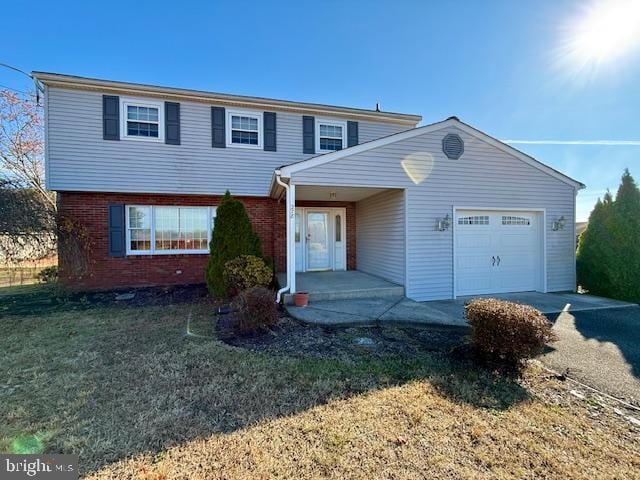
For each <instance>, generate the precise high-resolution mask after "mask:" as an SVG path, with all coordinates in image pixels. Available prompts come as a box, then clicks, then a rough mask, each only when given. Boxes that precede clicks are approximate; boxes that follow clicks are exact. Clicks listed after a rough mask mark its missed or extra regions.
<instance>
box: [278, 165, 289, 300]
mask: <svg viewBox="0 0 640 480" xmlns="http://www.w3.org/2000/svg"><path fill="white" fill-rule="evenodd" d="M276 182H277V183H278V185H281V186H282V187H284V190H285V192H286V194H287V195H286V198H285V209H284V210H285V221H286V224H287V225H286V227H287V233H286V235H287V237H286V238H287V241H286V242H285V253H286V255H285V258H286V261H285V264H286V268H287V284H286V285H285V286H284V287H282V288H281V289H280V290H278V293H277V295H276V303H280V299H281V298H282V294H283V293H284V292H286V291H287V290H289V289H290V285H291V280H290V275H291V262H290V261H289V230H290V229H291V222H290V221H289V195H290V193H289V184H287V183H285V182H283V181H282V180H281V179H280V170H276Z"/></svg>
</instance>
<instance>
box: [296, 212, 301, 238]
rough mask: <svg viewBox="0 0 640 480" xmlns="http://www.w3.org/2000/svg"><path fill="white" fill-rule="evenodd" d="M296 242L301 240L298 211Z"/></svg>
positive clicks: (297, 214)
mask: <svg viewBox="0 0 640 480" xmlns="http://www.w3.org/2000/svg"><path fill="white" fill-rule="evenodd" d="M296 242H300V214H299V213H296Z"/></svg>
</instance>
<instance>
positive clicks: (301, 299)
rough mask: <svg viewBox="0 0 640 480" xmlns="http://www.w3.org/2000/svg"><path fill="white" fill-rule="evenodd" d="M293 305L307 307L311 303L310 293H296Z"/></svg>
mask: <svg viewBox="0 0 640 480" xmlns="http://www.w3.org/2000/svg"><path fill="white" fill-rule="evenodd" d="M293 303H294V304H295V306H296V307H306V306H307V305H308V303H309V292H298V293H294V294H293Z"/></svg>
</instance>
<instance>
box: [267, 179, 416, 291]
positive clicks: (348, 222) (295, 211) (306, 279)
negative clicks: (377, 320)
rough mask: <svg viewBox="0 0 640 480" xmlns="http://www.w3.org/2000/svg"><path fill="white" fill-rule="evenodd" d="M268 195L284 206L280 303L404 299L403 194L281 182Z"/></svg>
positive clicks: (395, 191)
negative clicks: (305, 297) (300, 298)
mask: <svg viewBox="0 0 640 480" xmlns="http://www.w3.org/2000/svg"><path fill="white" fill-rule="evenodd" d="M272 194H273V195H274V196H276V197H277V198H279V199H281V200H282V201H283V202H284V203H285V204H286V209H285V219H286V237H285V238H286V246H285V247H286V248H285V252H286V261H285V266H286V268H285V271H283V272H279V273H278V280H279V283H280V286H281V287H282V290H281V292H280V293H281V295H285V297H284V298H285V301H286V300H289V299H290V296H291V295H292V294H294V293H296V292H308V293H309V294H310V300H311V301H313V300H316V301H317V300H321V299H322V300H327V299H348V298H371V297H376V296H398V295H400V296H402V295H404V285H405V268H406V266H405V192H404V190H403V189H394V188H378V187H350V186H349V187H347V186H334V185H307V184H303V185H296V184H293V183H291V182H286V183H284V182H282V184H281V186H280V188H276V189H274V191H273V192H272Z"/></svg>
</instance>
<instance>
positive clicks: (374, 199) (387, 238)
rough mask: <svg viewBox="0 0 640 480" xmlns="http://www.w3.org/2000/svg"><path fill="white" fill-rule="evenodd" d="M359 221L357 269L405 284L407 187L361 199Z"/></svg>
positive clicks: (358, 208) (358, 204) (357, 219)
mask: <svg viewBox="0 0 640 480" xmlns="http://www.w3.org/2000/svg"><path fill="white" fill-rule="evenodd" d="M356 224H357V226H356V235H357V238H356V245H357V248H356V253H357V260H356V265H357V266H358V270H360V271H362V272H365V273H369V274H371V275H376V276H378V277H381V278H384V279H386V280H389V281H391V282H394V283H398V284H400V285H404V270H405V264H404V260H405V255H404V242H405V235H404V233H405V223H404V191H402V190H388V191H385V192H382V193H378V194H376V195H373V196H371V197H368V198H365V199H363V200H360V201H359V202H358V203H356Z"/></svg>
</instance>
